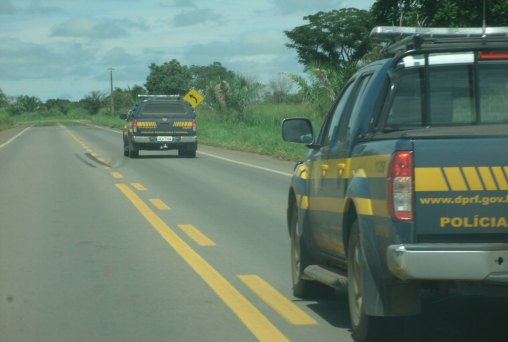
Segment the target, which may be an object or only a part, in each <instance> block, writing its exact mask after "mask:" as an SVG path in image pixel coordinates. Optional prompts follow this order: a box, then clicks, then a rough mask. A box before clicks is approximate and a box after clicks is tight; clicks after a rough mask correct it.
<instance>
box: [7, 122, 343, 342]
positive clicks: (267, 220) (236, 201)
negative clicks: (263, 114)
mask: <svg viewBox="0 0 508 342" xmlns="http://www.w3.org/2000/svg"><path fill="white" fill-rule="evenodd" d="M1 144H2V143H0V145H1ZM121 148H122V144H121V135H119V134H118V133H115V132H113V131H109V130H104V129H97V128H94V127H89V126H80V125H78V126H75V125H70V126H67V127H58V126H54V127H33V128H30V129H28V130H27V131H25V132H24V133H23V134H22V135H20V136H19V137H18V138H16V139H15V140H13V141H12V142H10V143H9V144H7V145H4V146H3V147H2V148H0V160H1V163H0V175H1V177H0V189H1V192H0V218H1V221H0V222H1V225H0V227H1V228H0V274H1V280H0V340H1V341H90V340H96V341H140V340H146V341H168V340H170V341H249V340H251V341H255V340H266V341H277V340H280V341H282V340H292V341H308V340H311V339H316V338H319V339H320V340H323V341H335V340H337V338H340V340H341V341H348V340H351V339H350V335H349V332H348V330H347V325H348V322H347V318H345V319H344V318H340V319H337V318H336V313H337V310H336V309H337V306H338V304H339V302H340V301H342V302H344V298H345V297H338V298H332V299H330V300H328V301H327V303H328V305H326V304H325V305H321V306H320V307H319V309H318V310H313V309H312V306H313V305H315V304H316V303H315V302H298V301H293V298H292V297H291V296H290V281H289V267H288V265H289V241H288V238H287V233H286V230H285V229H286V228H285V221H284V220H285V219H284V215H285V214H284V213H285V206H286V204H285V196H286V195H285V193H286V191H287V185H288V181H289V176H288V174H289V173H290V172H291V169H292V164H291V163H275V164H273V161H271V160H268V159H267V158H263V157H257V156H249V157H245V155H243V157H240V156H239V155H238V154H236V153H234V152H223V153H222V154H221V155H220V156H218V155H217V154H216V153H217V151H215V150H214V149H211V148H206V147H202V148H200V153H198V158H196V159H182V158H177V157H176V155H175V154H174V153H173V152H162V153H152V152H146V153H143V152H142V156H141V158H139V159H135V160H131V159H128V158H125V157H123V155H122V151H121ZM252 158H253V159H252ZM266 163H271V164H272V165H266ZM254 165H256V166H255V167H254ZM268 166H270V167H269V168H270V170H273V171H270V170H268ZM344 303H345V302H344ZM344 303H341V304H344ZM295 304H296V305H295ZM346 309H347V308H346ZM323 313H324V314H323ZM327 315H328V316H327ZM330 315H331V316H330ZM330 317H331V318H330Z"/></svg>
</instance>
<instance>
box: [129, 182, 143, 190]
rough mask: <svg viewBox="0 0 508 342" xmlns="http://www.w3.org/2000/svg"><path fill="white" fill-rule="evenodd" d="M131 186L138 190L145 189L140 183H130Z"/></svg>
mask: <svg viewBox="0 0 508 342" xmlns="http://www.w3.org/2000/svg"><path fill="white" fill-rule="evenodd" d="M131 185H132V187H133V188H134V189H136V190H138V191H146V188H145V187H144V186H143V185H142V184H140V183H131Z"/></svg>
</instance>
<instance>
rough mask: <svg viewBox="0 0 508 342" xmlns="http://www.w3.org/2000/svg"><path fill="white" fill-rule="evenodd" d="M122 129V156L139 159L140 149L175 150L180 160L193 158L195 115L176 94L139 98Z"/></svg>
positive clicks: (189, 106)
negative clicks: (180, 157) (181, 157)
mask: <svg viewBox="0 0 508 342" xmlns="http://www.w3.org/2000/svg"><path fill="white" fill-rule="evenodd" d="M139 97H140V101H138V102H136V103H135V104H134V106H133V108H132V109H131V110H130V111H129V113H128V114H122V115H120V118H121V119H123V120H126V121H127V123H126V124H125V126H124V129H123V147H124V155H125V156H128V157H130V158H136V157H138V156H139V151H140V150H159V151H160V150H178V155H179V156H183V157H189V158H194V157H196V150H197V147H198V139H197V129H196V114H195V112H194V109H193V108H192V106H191V105H190V104H189V103H188V102H187V101H185V100H183V99H182V98H181V97H180V96H178V95H140V96H139Z"/></svg>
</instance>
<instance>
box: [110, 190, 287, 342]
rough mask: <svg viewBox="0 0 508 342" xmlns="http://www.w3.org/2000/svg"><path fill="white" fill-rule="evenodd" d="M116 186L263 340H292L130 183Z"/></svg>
mask: <svg viewBox="0 0 508 342" xmlns="http://www.w3.org/2000/svg"><path fill="white" fill-rule="evenodd" d="M116 187H117V188H118V189H119V190H120V191H121V192H122V193H123V194H124V195H125V197H127V198H128V199H129V200H130V201H131V202H132V204H133V205H134V206H135V207H136V209H138V210H139V212H140V213H141V214H142V215H143V216H144V217H145V219H146V220H147V221H148V222H149V223H150V224H151V225H152V227H153V228H154V229H155V230H156V231H157V232H158V233H159V234H160V236H161V237H162V238H163V239H164V240H166V242H167V243H168V244H169V245H170V246H171V247H172V248H173V249H174V250H175V252H176V253H178V254H179V255H180V256H181V257H182V259H183V260H185V262H187V264H189V266H190V267H191V268H192V269H193V270H194V271H195V272H196V273H197V274H198V275H199V276H200V277H201V278H202V279H203V280H204V281H205V282H206V283H207V284H208V286H210V288H211V289H212V290H213V291H214V292H215V293H216V294H217V296H219V298H221V299H222V300H223V301H224V303H226V305H227V306H228V307H229V308H230V309H231V310H232V311H233V312H234V313H235V314H236V315H237V316H238V318H239V319H240V320H241V321H242V322H243V324H245V326H246V327H247V328H248V329H249V330H250V331H251V332H252V334H254V336H255V337H256V338H257V339H258V340H259V341H267V342H268V341H270V342H278V341H289V339H288V338H287V337H286V336H284V334H282V332H281V331H280V330H279V329H277V327H275V326H274V325H273V324H272V322H270V321H269V320H268V318H266V316H264V315H263V314H262V313H261V312H260V311H259V310H258V309H257V308H256V307H255V306H254V305H253V304H252V303H251V302H249V301H248V300H247V298H245V297H244V296H243V295H242V294H241V293H240V292H239V291H238V290H237V289H236V288H235V287H234V286H233V285H232V284H231V283H230V282H229V281H227V280H226V278H224V276H222V275H221V274H220V273H219V272H218V271H217V270H216V269H215V268H213V267H212V266H211V265H210V264H209V263H208V262H207V261H206V260H205V259H204V258H203V257H201V256H200V255H199V254H198V253H196V251H194V250H193V249H192V248H191V247H190V246H189V245H188V244H187V243H186V242H185V241H184V240H182V239H181V238H180V237H179V236H178V235H177V234H176V233H175V231H173V229H171V228H170V227H169V226H168V225H167V224H166V223H165V222H164V221H163V220H162V219H161V218H160V217H159V216H157V215H156V214H155V212H154V211H153V210H152V209H150V207H149V206H148V205H147V204H146V203H145V202H143V200H142V199H141V198H140V197H139V196H138V195H137V194H136V193H135V192H134V191H133V190H131V189H130V188H129V187H128V186H127V185H126V184H116Z"/></svg>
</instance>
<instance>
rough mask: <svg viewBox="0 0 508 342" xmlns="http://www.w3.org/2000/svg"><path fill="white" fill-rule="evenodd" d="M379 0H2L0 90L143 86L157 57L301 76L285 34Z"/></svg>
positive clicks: (260, 75)
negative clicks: (326, 14)
mask: <svg viewBox="0 0 508 342" xmlns="http://www.w3.org/2000/svg"><path fill="white" fill-rule="evenodd" d="M373 1H374V0H313V1H309V0H258V1H252V2H246V1H241V2H240V1H235V0H214V1H213V6H212V5H211V2H206V3H205V2H198V1H195V0H144V1H137V0H136V1H135V0H107V1H104V0H87V1H68V0H45V1H44V2H42V1H34V0H16V1H15V2H14V0H0V20H1V22H2V24H1V25H2V30H1V31H0V88H1V89H2V90H3V91H4V93H6V94H7V95H19V94H26V95H32V96H38V97H41V98H42V99H48V98H55V97H58V96H60V95H61V94H68V95H71V96H72V98H73V99H76V100H79V99H80V98H82V97H84V96H86V95H87V94H89V93H90V92H91V91H94V90H97V91H103V92H106V93H107V92H108V91H109V71H108V68H110V67H113V68H114V72H113V73H114V79H115V87H116V86H118V87H123V88H125V87H128V86H133V85H135V84H139V85H142V84H143V83H144V82H145V81H146V77H147V76H148V73H149V69H148V66H149V65H150V64H151V63H156V64H162V63H164V62H167V61H170V60H171V59H177V60H179V61H180V62H181V63H182V64H185V65H193V64H194V65H210V64H211V63H213V62H220V63H221V64H222V65H223V66H225V67H226V68H228V69H229V70H233V71H235V72H238V73H241V74H244V75H249V76H253V77H255V78H257V79H259V80H262V81H263V82H267V81H268V80H270V79H273V78H275V77H277V75H278V74H279V73H281V72H293V73H301V71H302V69H303V68H302V66H301V65H300V64H298V58H297V56H296V53H295V51H294V50H292V49H288V48H286V46H285V43H286V42H287V37H286V36H285V35H284V31H286V30H291V29H293V28H295V27H297V26H300V25H302V24H304V21H303V16H305V15H309V14H313V13H316V12H318V11H329V10H332V9H339V8H341V7H350V6H352V7H357V8H363V9H367V8H368V7H369V6H370V5H371V4H372V3H373Z"/></svg>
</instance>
